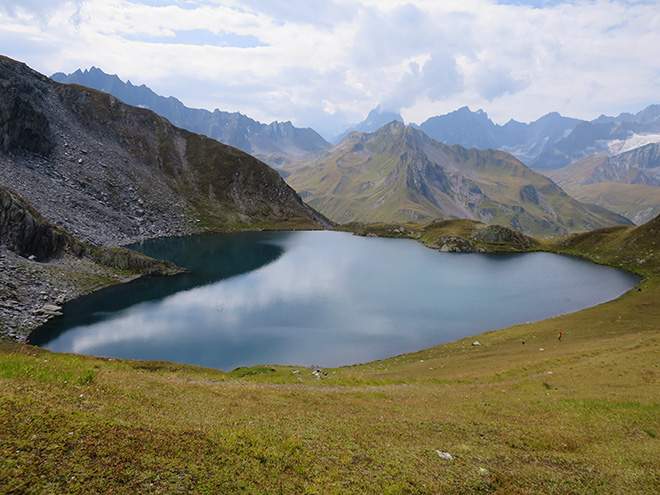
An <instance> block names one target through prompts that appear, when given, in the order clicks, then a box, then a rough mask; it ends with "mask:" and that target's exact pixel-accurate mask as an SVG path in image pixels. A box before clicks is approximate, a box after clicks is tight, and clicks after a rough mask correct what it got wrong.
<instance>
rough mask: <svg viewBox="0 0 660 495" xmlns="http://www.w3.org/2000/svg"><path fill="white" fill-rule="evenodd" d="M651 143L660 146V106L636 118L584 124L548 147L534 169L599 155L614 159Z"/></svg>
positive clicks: (626, 117)
mask: <svg viewBox="0 0 660 495" xmlns="http://www.w3.org/2000/svg"><path fill="white" fill-rule="evenodd" d="M651 143H660V105H651V106H649V107H647V108H645V109H644V110H642V111H640V112H638V113H637V114H635V115H632V114H629V113H624V114H621V115H619V117H605V116H601V117H599V118H597V119H596V120H594V121H593V122H580V123H579V124H578V125H576V126H575V128H574V129H573V131H572V132H571V133H570V134H569V135H568V136H566V137H565V138H563V139H561V140H559V141H557V142H555V143H554V144H553V145H552V146H548V147H546V148H545V149H544V150H543V152H542V153H541V154H540V155H539V156H538V157H537V158H536V159H535V160H534V161H533V162H532V163H531V166H532V167H534V168H538V169H544V170H554V169H558V168H562V167H565V166H566V165H570V164H571V163H573V162H576V161H578V160H581V159H583V158H586V157H588V156H589V155H593V154H596V153H598V154H603V155H607V156H613V155H617V154H620V153H625V152H626V151H630V150H633V149H636V148H639V147H642V146H645V145H647V144H651Z"/></svg>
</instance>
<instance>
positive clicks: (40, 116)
mask: <svg viewBox="0 0 660 495" xmlns="http://www.w3.org/2000/svg"><path fill="white" fill-rule="evenodd" d="M0 86H1V87H2V92H0V143H2V153H0V177H1V179H0V184H2V185H5V186H7V187H9V188H11V189H12V190H13V191H15V192H17V193H18V194H20V196H22V197H23V198H24V199H25V200H26V201H28V202H29V203H30V204H31V205H32V206H33V207H35V208H36V209H37V210H38V211H39V212H40V213H41V214H42V215H43V216H44V217H45V218H46V219H47V220H48V221H49V222H50V223H52V224H54V225H56V226H58V227H60V228H63V229H65V230H67V231H68V232H70V233H71V234H72V235H74V236H76V237H77V238H78V239H80V240H82V241H84V242H90V243H93V244H100V245H106V246H107V245H121V244H124V243H128V242H131V241H135V240H139V239H144V238H149V237H155V236H163V235H183V234H190V233H195V232H204V231H211V230H215V231H217V230H227V229H234V228H254V227H280V228H286V227H287V226H291V228H322V227H323V225H327V223H326V221H325V220H324V218H323V217H322V216H320V215H318V214H317V213H316V212H314V211H313V210H312V209H311V208H309V207H308V206H306V205H305V204H304V203H303V202H302V200H301V199H300V198H299V197H298V196H297V194H296V193H295V192H294V191H293V189H291V188H290V187H289V186H287V185H286V183H285V182H284V181H283V180H282V179H281V178H280V177H279V175H278V174H277V173H276V172H275V171H273V170H272V169H270V168H269V167H268V166H267V165H265V164H264V163H262V162H260V161H259V160H257V159H256V158H254V157H252V156H250V155H247V154H246V153H244V152H241V151H239V150H237V149H235V148H231V147H229V146H226V145H222V144H220V143H218V142H216V141H214V140H212V139H209V138H206V137H204V136H200V135H197V134H193V133H191V132H188V131H184V130H182V129H178V128H176V127H174V126H173V125H172V124H170V123H169V122H168V121H167V120H166V119H164V118H162V117H160V116H158V115H156V114H155V113H153V112H151V111H149V110H145V109H140V108H135V107H131V106H129V105H126V104H124V103H122V102H121V101H119V100H118V99H117V98H115V97H114V96H111V95H108V94H105V93H101V92H98V91H95V90H91V89H86V88H82V87H78V86H73V85H63V84H58V83H55V82H53V81H52V80H50V79H48V78H47V77H45V76H42V75H40V74H38V73H36V72H34V71H32V70H31V69H29V68H28V67H26V66H25V65H23V64H20V63H17V62H15V61H13V60H10V59H7V58H0Z"/></svg>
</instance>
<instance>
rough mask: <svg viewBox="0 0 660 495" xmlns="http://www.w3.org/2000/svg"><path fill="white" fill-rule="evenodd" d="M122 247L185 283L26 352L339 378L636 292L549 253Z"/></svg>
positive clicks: (181, 241) (108, 295)
mask: <svg viewBox="0 0 660 495" xmlns="http://www.w3.org/2000/svg"><path fill="white" fill-rule="evenodd" d="M131 247H132V248H133V249H135V250H137V251H140V252H143V253H145V254H148V255H150V256H153V257H156V258H160V259H167V260H169V261H173V262H174V263H176V264H178V265H180V266H183V267H186V268H188V269H189V270H190V273H188V274H184V275H179V276H174V277H143V278H141V279H138V280H134V281H132V282H129V283H127V284H122V285H120V286H114V287H109V288H107V289H104V290H102V291H99V292H97V293H94V294H91V295H89V296H86V297H84V298H81V299H78V300H76V301H72V302H70V303H68V304H66V305H65V306H64V308H63V312H64V315H63V316H60V317H57V318H55V319H53V320H51V321H50V322H49V323H48V324H47V325H45V326H44V327H42V328H40V329H39V330H37V331H36V332H34V333H33V334H32V335H31V336H30V341H31V343H32V344H36V345H40V346H42V347H45V348H46V349H50V350H53V351H58V352H75V353H81V354H91V355H97V356H109V357H118V358H131V359H147V360H159V361H175V362H181V363H187V364H196V365H202V366H210V367H214V368H220V369H224V370H231V369H234V368H236V367H239V366H252V365H256V364H291V365H299V366H309V365H318V366H322V367H335V366H341V365H350V364H356V363H363V362H369V361H374V360H377V359H383V358H386V357H390V356H395V355H399V354H402V353H406V352H412V351H417V350H420V349H424V348H428V347H432V346H435V345H438V344H442V343H445V342H449V341H453V340H457V339H460V338H463V337H467V336H470V335H476V334H479V333H482V332H486V331H488V330H494V329H498V328H505V327H508V326H511V325H514V324H518V323H524V322H527V321H537V320H541V319H545V318H549V317H552V316H557V315H560V314H564V313H569V312H573V311H578V310H580V309H583V308H586V307H589V306H594V305H596V304H599V303H602V302H605V301H608V300H611V299H614V298H616V297H618V296H619V295H621V294H622V293H624V292H626V291H627V290H629V289H630V288H632V287H634V286H635V284H636V283H637V281H638V277H636V276H634V275H632V274H628V273H625V272H622V271H619V270H615V269H612V268H608V267H603V266H599V265H595V264H593V263H590V262H587V261H583V260H579V259H576V258H571V257H567V256H560V255H555V254H549V253H525V254H515V255H485V254H455V253H439V252H437V251H433V250H431V249H428V248H426V247H424V246H422V245H421V244H419V243H417V242H415V241H411V240H404V239H380V238H363V237H356V236H352V235H351V234H346V233H341V232H249V233H237V234H217V235H200V236H191V237H184V238H172V239H157V240H152V241H147V242H143V243H140V244H137V245H134V246H131ZM558 330H560V329H558Z"/></svg>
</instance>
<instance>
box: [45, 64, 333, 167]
mask: <svg viewBox="0 0 660 495" xmlns="http://www.w3.org/2000/svg"><path fill="white" fill-rule="evenodd" d="M51 79H53V80H54V81H57V82H60V83H63V84H79V85H82V86H87V87H90V88H92V89H97V90H99V91H103V92H106V93H110V94H112V95H113V96H115V97H117V98H119V99H120V100H122V101H124V102H125V103H128V104H129V105H134V106H139V107H142V108H148V109H150V110H152V111H154V112H156V113H157V114H159V115H161V116H163V117H165V118H167V119H168V120H169V121H170V122H172V123H173V124H174V125H175V126H177V127H181V128H183V129H186V130H189V131H191V132H195V133H198V134H203V135H205V136H208V137H210V138H212V139H215V140H217V141H220V142H222V143H224V144H227V145H229V146H233V147H235V148H238V149H240V150H242V151H245V152H246V153H249V154H251V155H253V156H256V157H257V158H259V159H260V160H262V161H264V162H266V163H268V164H269V165H271V166H274V165H281V164H283V163H286V162H287V161H288V160H290V159H291V158H295V159H299V158H301V157H304V156H306V155H308V154H311V153H314V152H316V151H319V150H321V149H324V148H327V147H329V146H330V143H328V142H327V141H326V140H325V139H323V137H321V136H320V135H319V134H318V133H317V132H316V131H314V130H313V129H310V128H297V127H295V126H293V124H292V123H291V122H290V121H288V122H271V123H270V124H264V123H261V122H258V121H256V120H254V119H251V118H250V117H248V116H246V115H243V114H241V113H239V112H224V111H221V110H219V109H217V108H216V109H215V110H214V111H212V112H211V111H208V110H204V109H197V108H189V107H187V106H185V105H184V104H183V103H182V102H181V101H179V100H178V99H176V98H174V97H173V96H170V97H164V96H160V95H158V94H156V93H155V92H154V91H152V90H151V89H150V88H148V87H147V86H146V85H144V84H143V85H140V86H135V85H133V84H132V83H131V82H130V81H127V82H123V81H122V80H121V79H120V78H119V76H117V75H110V74H106V73H105V72H103V71H102V70H101V69H99V68H97V67H92V68H91V69H86V70H84V71H83V70H81V69H78V70H76V71H75V72H73V73H71V74H65V73H63V72H56V73H54V74H53V75H52V76H51Z"/></svg>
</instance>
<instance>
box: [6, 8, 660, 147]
mask: <svg viewBox="0 0 660 495" xmlns="http://www.w3.org/2000/svg"><path fill="white" fill-rule="evenodd" d="M0 54H2V55H5V56H8V57H10V58H13V59H16V60H19V61H21V62H25V63H26V64H27V65H28V66H30V67H32V68H33V69H35V70H37V71H39V72H41V73H42V74H46V75H51V74H53V73H54V72H65V73H70V72H74V71H75V70H76V69H88V68H90V67H92V66H95V67H98V68H100V69H102V70H103V71H105V72H106V73H109V74H117V75H118V76H119V77H120V78H121V79H123V80H124V81H126V80H130V81H131V82H132V83H133V84H137V85H140V84H146V85H147V86H149V87H150V88H151V89H153V90H154V91H155V92H156V93H158V94H161V95H163V96H174V97H176V98H178V99H179V100H181V101H182V102H183V103H184V104H186V105H187V106H190V107H195V108H206V109H209V110H213V109H215V108H219V109H220V110H224V111H231V112H235V111H239V112H241V113H243V114H245V115H248V116H249V117H252V118H254V119H256V120H259V121H261V122H265V123H270V122H272V121H274V120H278V121H288V120H290V121H292V122H293V124H294V125H296V126H298V127H312V128H314V129H315V130H317V131H318V132H320V133H321V134H322V135H323V136H324V137H325V138H326V139H330V138H332V137H333V136H334V135H335V134H338V133H339V132H341V131H342V130H344V129H346V128H347V127H348V126H350V125H351V124H355V123H358V122H360V121H362V120H363V119H365V118H366V116H367V114H368V113H369V111H370V110H371V109H373V108H376V107H380V108H381V109H382V110H387V111H394V112H399V113H400V114H401V115H402V116H403V118H404V120H405V121H406V123H410V122H415V123H418V124H421V123H422V122H423V121H424V120H426V119H428V118H429V117H432V116H434V115H442V114H445V113H448V112H451V111H454V110H456V109H458V108H460V107H463V106H469V107H470V108H471V109H472V110H475V111H476V110H478V109H483V110H484V111H486V112H487V113H488V115H489V116H490V117H491V119H492V120H493V121H495V122H497V123H500V124H504V123H506V122H507V121H508V120H509V119H515V120H518V121H521V122H530V121H533V120H536V119H538V118H539V117H541V116H543V115H545V114H547V113H549V112H553V111H558V112H560V113H561V114H562V115H565V116H570V117H577V118H582V119H586V120H591V119H594V118H596V117H598V116H599V115H601V114H606V115H618V114H619V113H621V112H632V113H634V112H637V111H639V110H642V109H643V108H645V107H646V106H648V105H649V104H653V103H660V0H404V1H402V0H163V1H158V0H0Z"/></svg>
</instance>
